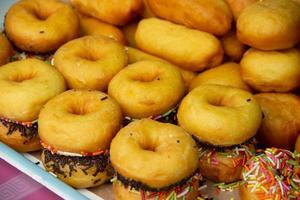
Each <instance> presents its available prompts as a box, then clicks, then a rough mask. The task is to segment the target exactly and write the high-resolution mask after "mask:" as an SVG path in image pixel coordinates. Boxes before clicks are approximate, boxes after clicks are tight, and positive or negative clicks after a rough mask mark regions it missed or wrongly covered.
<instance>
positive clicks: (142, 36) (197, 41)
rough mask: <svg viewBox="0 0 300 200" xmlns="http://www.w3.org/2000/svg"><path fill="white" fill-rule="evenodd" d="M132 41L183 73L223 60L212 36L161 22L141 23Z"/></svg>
mask: <svg viewBox="0 0 300 200" xmlns="http://www.w3.org/2000/svg"><path fill="white" fill-rule="evenodd" d="M187 38H188V40H187ZM135 39H136V43H137V46H138V47H139V48H140V49H141V50H143V51H145V52H147V53H150V54H152V55H155V56H158V57H160V58H163V59H165V60H167V61H169V62H171V63H173V64H175V65H177V66H180V67H182V68H183V69H185V70H190V71H195V72H197V71H203V70H204V69H206V68H209V67H214V66H217V65H219V64H220V63H221V62H222V59H223V49H222V46H221V42H220V41H219V40H218V39H217V38H216V37H215V36H213V35H211V34H209V33H206V32H202V31H199V30H194V29H189V28H186V27H185V26H182V25H177V24H174V23H172V22H168V21H165V20H161V19H156V18H150V19H143V20H141V21H140V22H139V24H138V28H137V31H136V34H135ZM179 47H180V48H179Z"/></svg>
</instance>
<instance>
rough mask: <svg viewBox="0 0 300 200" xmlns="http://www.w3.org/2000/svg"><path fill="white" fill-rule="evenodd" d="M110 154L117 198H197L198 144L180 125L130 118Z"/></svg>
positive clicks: (118, 199)
mask: <svg viewBox="0 0 300 200" xmlns="http://www.w3.org/2000/svg"><path fill="white" fill-rule="evenodd" d="M110 155H111V157H110V159H111V163H112V165H113V167H114V169H115V170H116V173H117V176H116V178H115V180H114V182H113V190H114V194H115V198H116V199H117V200H138V199H148V198H151V197H150V196H152V198H158V196H159V197H160V199H163V200H165V199H171V198H170V197H173V199H188V200H192V199H196V198H197V195H198V194H197V193H198V190H197V189H196V188H197V187H198V186H199V180H197V179H198V177H197V176H199V175H197V166H198V152H197V146H196V144H195V142H194V141H193V139H192V137H191V136H190V135H189V134H188V133H186V132H185V131H184V130H183V129H182V128H180V127H177V126H175V125H171V124H165V123H160V122H155V121H153V120H150V119H143V120H138V121H135V122H132V123H130V124H129V125H128V126H126V127H125V128H123V129H121V130H120V131H119V132H118V134H117V135H116V137H115V138H114V139H113V141H112V144H111V149H110ZM153 163H156V164H155V165H153ZM130 188H131V189H130ZM175 188H177V189H175ZM187 188H191V189H190V190H187ZM159 194H160V195H159ZM147 197H148V198H147ZM174 197H175V198H174Z"/></svg>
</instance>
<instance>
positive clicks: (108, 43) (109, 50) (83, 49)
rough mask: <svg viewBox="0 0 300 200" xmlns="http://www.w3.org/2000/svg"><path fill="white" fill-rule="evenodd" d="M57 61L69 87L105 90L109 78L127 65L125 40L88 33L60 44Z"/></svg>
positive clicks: (56, 56) (55, 62)
mask: <svg viewBox="0 0 300 200" xmlns="http://www.w3.org/2000/svg"><path fill="white" fill-rule="evenodd" d="M54 65H55V67H56V68H57V69H58V70H59V71H60V72H61V73H62V75H63V76H64V78H65V79H66V81H67V84H68V86H69V88H74V89H92V90H100V91H105V90H106V89H107V85H108V83H109V81H110V80H111V79H112V78H113V76H114V75H115V74H117V73H118V72H119V71H120V70H121V69H122V68H123V67H125V66H126V65H127V54H126V52H125V48H124V46H123V45H122V44H120V43H118V42H116V41H114V40H112V39H110V38H107V37H104V36H85V37H82V38H78V39H76V40H72V41H70V42H68V43H66V44H65V45H63V46H62V47H60V48H59V49H58V50H57V51H56V53H55V55H54Z"/></svg>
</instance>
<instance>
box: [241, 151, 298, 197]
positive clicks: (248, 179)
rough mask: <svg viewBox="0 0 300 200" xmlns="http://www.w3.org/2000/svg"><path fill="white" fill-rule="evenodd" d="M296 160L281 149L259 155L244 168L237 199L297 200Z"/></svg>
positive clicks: (296, 157) (295, 157)
mask: <svg viewBox="0 0 300 200" xmlns="http://www.w3.org/2000/svg"><path fill="white" fill-rule="evenodd" d="M299 158H300V157H299V156H297V155H296V154H293V153H292V152H290V151H288V150H284V149H276V148H269V149H266V150H265V151H260V152H259V154H258V155H257V156H254V157H252V159H250V160H249V161H248V162H247V164H246V165H245V166H244V169H243V181H242V182H241V186H240V197H241V199H243V200H253V199H254V200H262V199H274V200H275V199H283V200H297V199H298V197H299V196H300V191H299V187H300V179H299V175H300V167H299V162H300V159H299Z"/></svg>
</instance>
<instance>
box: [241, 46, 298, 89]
mask: <svg viewBox="0 0 300 200" xmlns="http://www.w3.org/2000/svg"><path fill="white" fill-rule="evenodd" d="M240 65H241V76H242V79H243V80H244V81H245V82H246V83H247V84H248V85H250V86H251V87H252V88H253V89H255V90H256V91H259V92H289V91H293V90H295V89H297V88H299V86H300V50H298V49H295V48H293V49H288V50H281V51H261V50H257V49H249V50H248V51H247V52H246V53H245V54H244V56H243V58H242V60H241V62H240Z"/></svg>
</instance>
